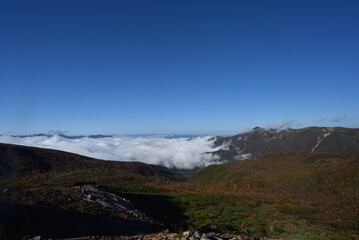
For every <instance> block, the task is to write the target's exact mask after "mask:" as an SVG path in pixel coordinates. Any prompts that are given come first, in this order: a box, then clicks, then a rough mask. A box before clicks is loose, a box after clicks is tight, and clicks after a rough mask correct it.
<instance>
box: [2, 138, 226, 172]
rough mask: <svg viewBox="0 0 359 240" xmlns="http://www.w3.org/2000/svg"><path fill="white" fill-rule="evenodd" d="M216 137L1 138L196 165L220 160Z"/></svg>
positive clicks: (101, 156)
mask: <svg viewBox="0 0 359 240" xmlns="http://www.w3.org/2000/svg"><path fill="white" fill-rule="evenodd" d="M214 140H215V138H212V137H196V138H183V137H180V138H165V137H163V136H161V137H158V136H150V137H102V138H90V137H81V138H74V139H72V138H66V137H63V136H60V135H53V136H29V137H18V136H11V135H2V136H0V142H2V143H12V144H19V145H26V146H35V147H42V148H51V149H57V150H62V151H67V152H72V153H77V154H81V155H85V156H89V157H94V158H98V159H104V160H118V161H140V162H145V163H149V164H157V165H163V166H166V167H169V168H172V167H177V168H184V169H192V168H195V167H204V166H208V165H210V164H214V163H220V162H221V161H220V159H219V156H218V155H213V154H212V153H210V152H213V151H217V150H219V149H222V146H220V147H215V148H213V147H212V145H213V142H214Z"/></svg>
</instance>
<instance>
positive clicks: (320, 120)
mask: <svg viewBox="0 0 359 240" xmlns="http://www.w3.org/2000/svg"><path fill="white" fill-rule="evenodd" d="M325 120H327V119H326V118H321V119H319V121H318V122H320V123H322V122H325Z"/></svg>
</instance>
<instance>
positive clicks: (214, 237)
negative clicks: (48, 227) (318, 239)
mask: <svg viewBox="0 0 359 240" xmlns="http://www.w3.org/2000/svg"><path fill="white" fill-rule="evenodd" d="M45 239H46V238H42V237H41V236H36V237H34V238H30V239H28V240H45ZM46 240H49V239H46ZM62 240H279V238H267V237H253V236H248V235H247V234H245V233H243V234H240V235H233V234H229V233H226V234H223V233H222V234H221V233H215V232H207V233H200V232H198V231H196V232H194V233H192V232H190V231H185V232H183V233H182V234H178V233H169V232H168V231H165V232H160V233H154V234H146V235H133V236H112V237H105V236H87V237H78V238H66V239H62Z"/></svg>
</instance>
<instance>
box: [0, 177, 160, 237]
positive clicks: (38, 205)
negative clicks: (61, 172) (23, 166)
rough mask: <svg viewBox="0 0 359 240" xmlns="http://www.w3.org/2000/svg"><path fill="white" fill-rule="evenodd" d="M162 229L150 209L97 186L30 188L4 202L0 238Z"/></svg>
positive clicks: (1, 200)
mask: <svg viewBox="0 0 359 240" xmlns="http://www.w3.org/2000/svg"><path fill="white" fill-rule="evenodd" d="M163 229H165V226H164V224H163V223H162V222H161V220H159V218H158V217H154V216H152V215H151V212H150V211H148V210H146V209H144V208H142V207H140V206H137V205H136V204H135V203H132V202H130V201H129V200H127V199H125V198H123V197H122V196H120V195H118V194H117V193H115V192H112V191H111V190H109V189H107V188H104V187H101V186H98V185H95V184H76V185H75V186H72V187H51V188H38V189H29V190H26V191H25V192H18V193H13V194H10V195H7V196H4V195H3V196H1V198H0V239H9V240H10V239H11V240H13V239H29V238H33V237H34V236H41V237H42V238H41V239H49V238H52V239H64V238H70V237H78V236H98V235H102V236H108V235H111V236H122V235H135V234H149V233H154V232H160V231H162V230H163Z"/></svg>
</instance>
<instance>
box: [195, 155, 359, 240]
mask: <svg viewBox="0 0 359 240" xmlns="http://www.w3.org/2000/svg"><path fill="white" fill-rule="evenodd" d="M189 181H190V182H191V183H194V184H199V185H201V186H203V188H204V189H210V190H211V191H214V192H216V191H217V192H223V193H226V194H227V195H238V196H243V195H244V196H245V195H247V196H252V197H253V198H258V199H261V200H264V201H265V202H266V203H270V202H271V203H272V204H270V205H269V206H267V207H263V208H261V207H260V208H259V209H262V210H259V209H257V211H259V212H260V213H262V214H263V213H264V212H265V211H263V210H264V209H267V210H268V209H272V210H271V213H270V214H269V215H270V216H272V217H273V216H275V214H279V215H277V217H274V218H275V219H277V220H275V221H278V222H280V220H279V219H280V218H282V219H287V221H285V223H282V227H281V228H282V229H283V230H284V229H286V230H284V231H287V230H288V229H290V228H293V229H292V232H296V231H299V230H298V228H299V227H301V225H303V224H304V225H307V226H309V227H311V226H316V227H318V226H322V227H324V228H326V229H331V230H332V231H339V232H343V231H344V232H345V231H347V232H356V233H357V234H358V232H359V223H358V221H357V219H359V204H358V197H359V156H358V155H357V154H345V155H344V154H331V153H313V154H310V153H272V154H267V155H264V156H262V157H259V158H257V159H253V160H246V161H240V162H230V163H226V164H222V165H212V166H209V167H207V168H205V169H203V170H202V171H200V172H199V173H197V174H195V175H194V176H192V177H191V178H190V179H189ZM263 206H264V205H263ZM255 214H256V213H255ZM258 214H259V213H257V214H256V215H257V216H258ZM281 214H282V216H281V217H279V218H278V216H280V215H281ZM283 214H284V215H283ZM291 216H295V218H296V219H297V220H298V221H299V222H296V221H295V220H293V219H291ZM295 218H294V219H295ZM262 220H263V219H262ZM257 221H258V220H257ZM263 221H266V220H263ZM273 221H274V220H273ZM291 221H294V222H293V224H289V225H288V222H291ZM301 221H302V222H301ZM303 221H304V222H303ZM304 225H303V226H304ZM298 226H299V227H298ZM303 226H302V228H303ZM319 228H321V227H319ZM313 229H314V228H312V229H311V231H313ZM277 230H278V229H277ZM302 230H305V228H304V229H302ZM280 231H281V230H279V232H280ZM305 231H308V229H306V230H305ZM322 231H324V230H322ZM299 232H300V231H299ZM283 234H287V233H283ZM306 238H308V237H306Z"/></svg>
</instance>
